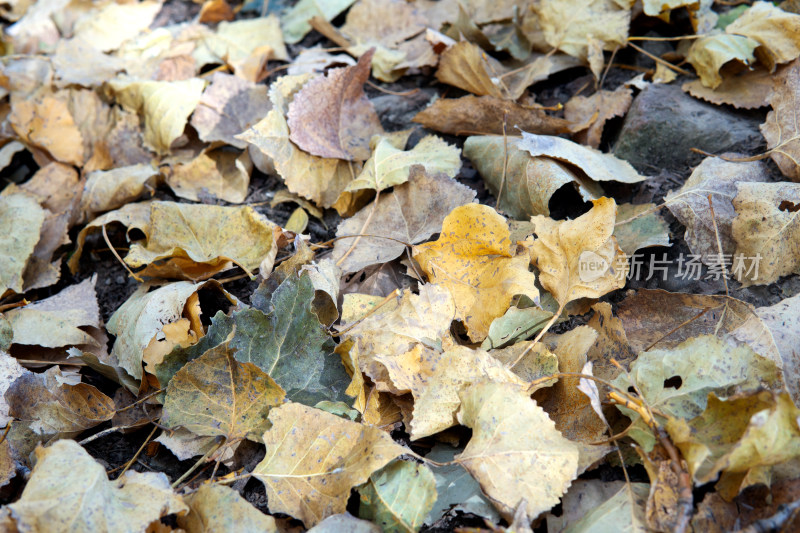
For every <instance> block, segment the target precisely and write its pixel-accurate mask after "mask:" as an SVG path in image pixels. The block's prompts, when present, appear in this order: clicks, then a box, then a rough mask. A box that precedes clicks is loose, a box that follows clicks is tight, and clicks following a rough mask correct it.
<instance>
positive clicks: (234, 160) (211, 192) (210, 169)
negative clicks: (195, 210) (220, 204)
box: [167, 149, 253, 204]
mask: <svg viewBox="0 0 800 533" xmlns="http://www.w3.org/2000/svg"><path fill="white" fill-rule="evenodd" d="M252 170H253V165H252V163H251V162H250V158H249V157H248V156H247V153H246V152H245V153H242V154H239V153H237V152H233V151H228V150H224V149H219V150H207V151H204V152H203V153H201V154H200V155H198V156H197V157H196V158H194V159H192V160H191V161H189V162H187V163H177V164H176V165H175V166H173V168H172V172H171V173H170V174H169V175H168V176H167V185H169V186H170V188H171V189H172V190H173V192H174V193H175V194H176V195H177V196H179V197H181V198H186V199H187V200H193V201H195V202H197V201H199V200H200V195H201V194H203V195H208V196H212V197H214V198H219V199H220V200H225V201H226V202H230V203H232V204H238V203H241V202H243V201H244V199H245V198H246V197H247V188H248V186H249V185H250V172H252Z"/></svg>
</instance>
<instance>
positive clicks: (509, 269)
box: [413, 204, 539, 342]
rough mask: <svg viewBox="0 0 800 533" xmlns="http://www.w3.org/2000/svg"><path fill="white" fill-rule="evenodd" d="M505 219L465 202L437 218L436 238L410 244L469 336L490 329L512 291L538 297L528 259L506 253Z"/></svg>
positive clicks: (481, 336) (508, 250) (480, 336)
mask: <svg viewBox="0 0 800 533" xmlns="http://www.w3.org/2000/svg"><path fill="white" fill-rule="evenodd" d="M509 236H510V232H509V229H508V224H507V223H506V220H505V219H504V218H503V217H502V216H500V215H499V214H497V212H496V211H495V210H494V209H492V208H491V207H488V206H485V205H481V204H468V205H465V206H461V207H457V208H456V209H454V210H453V211H452V212H451V213H450V214H449V215H448V216H447V217H446V218H445V219H444V222H443V223H442V232H441V235H440V237H439V239H438V240H437V241H434V242H430V243H426V244H421V245H419V246H414V248H413V250H414V252H413V254H414V258H415V259H416V260H417V262H419V264H420V267H421V268H422V270H423V272H425V274H427V276H428V279H429V281H430V282H431V283H434V284H436V285H439V286H441V287H444V288H446V289H447V290H448V291H450V293H451V294H452V295H453V300H454V301H455V304H456V318H457V319H460V320H461V321H463V322H464V325H465V326H466V328H467V333H468V334H469V337H470V338H471V339H472V340H473V341H476V342H477V341H481V340H483V339H484V338H485V337H486V335H487V334H488V333H489V326H490V325H491V323H492V320H494V319H495V318H497V317H499V316H502V315H503V313H505V312H506V310H507V309H508V307H509V305H510V304H511V299H512V298H513V297H514V296H515V295H517V294H523V295H525V296H528V297H529V298H530V299H531V300H533V301H535V302H538V301H539V291H538V290H537V289H536V287H535V286H534V283H535V281H536V276H535V275H534V274H533V273H532V272H528V259H527V258H526V257H525V256H524V255H519V256H516V257H515V256H514V255H513V254H512V253H511V248H512V244H513V243H512V242H511V241H510V239H509Z"/></svg>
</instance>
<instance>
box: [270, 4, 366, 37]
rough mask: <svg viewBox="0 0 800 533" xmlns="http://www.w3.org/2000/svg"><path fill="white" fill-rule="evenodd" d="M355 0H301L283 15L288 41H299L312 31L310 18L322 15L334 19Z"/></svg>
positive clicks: (284, 29)
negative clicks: (322, 0)
mask: <svg viewBox="0 0 800 533" xmlns="http://www.w3.org/2000/svg"><path fill="white" fill-rule="evenodd" d="M354 1H355V0H326V1H325V2H318V1H317V0H300V1H299V2H297V3H296V4H295V5H294V6H292V8H291V9H289V10H288V11H287V12H286V13H284V14H283V16H282V17H281V28H282V29H283V36H284V39H285V40H286V42H287V43H289V44H296V43H299V42H300V41H301V40H302V39H303V37H305V35H306V34H307V33H308V32H310V31H311V24H309V20H311V19H312V18H313V17H321V18H323V19H324V20H328V21H330V20H332V19H334V18H335V17H336V16H337V15H339V13H341V12H343V11H344V10H345V9H347V8H348V7H350V5H351V4H352V3H353V2H354Z"/></svg>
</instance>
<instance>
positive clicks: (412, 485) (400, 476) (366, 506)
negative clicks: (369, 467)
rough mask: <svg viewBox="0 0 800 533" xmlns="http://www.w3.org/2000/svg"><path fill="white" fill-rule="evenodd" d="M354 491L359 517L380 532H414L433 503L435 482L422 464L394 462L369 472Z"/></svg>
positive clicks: (428, 470) (434, 499)
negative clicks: (357, 500)
mask: <svg viewBox="0 0 800 533" xmlns="http://www.w3.org/2000/svg"><path fill="white" fill-rule="evenodd" d="M358 492H359V494H360V495H361V505H360V507H359V510H358V516H359V517H361V518H364V519H367V520H370V521H371V522H375V523H376V524H378V525H379V526H380V527H381V529H382V530H383V531H384V533H395V532H416V531H419V528H420V527H422V522H423V520H424V519H425V516H426V515H427V514H428V512H429V511H430V510H431V507H433V503H434V502H435V501H436V481H435V480H434V477H433V474H432V473H431V471H430V469H429V468H428V467H427V466H425V465H424V464H417V463H412V462H409V461H400V460H396V461H393V462H391V463H389V464H388V465H386V466H385V467H383V468H382V469H380V470H378V471H377V472H373V473H372V475H371V476H369V481H367V483H365V484H364V485H363V486H361V487H360V488H359V489H358Z"/></svg>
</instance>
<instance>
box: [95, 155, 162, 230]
mask: <svg viewBox="0 0 800 533" xmlns="http://www.w3.org/2000/svg"><path fill="white" fill-rule="evenodd" d="M160 175H161V172H160V171H159V170H158V169H157V168H155V167H154V166H153V165H150V164H139V165H131V166H125V167H117V168H113V169H111V170H95V171H94V172H90V173H89V174H88V175H87V176H86V183H85V184H84V186H83V195H82V196H81V212H82V213H84V214H85V216H86V217H87V218H89V219H92V218H94V217H95V216H96V215H97V214H98V213H104V212H106V211H111V210H112V209H117V208H118V207H122V206H123V205H125V204H127V203H128V202H132V201H135V200H136V199H137V198H139V197H140V196H142V194H143V193H144V192H145V191H148V190H149V191H151V192H152V191H155V189H156V186H157V185H158V180H159V177H160Z"/></svg>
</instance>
